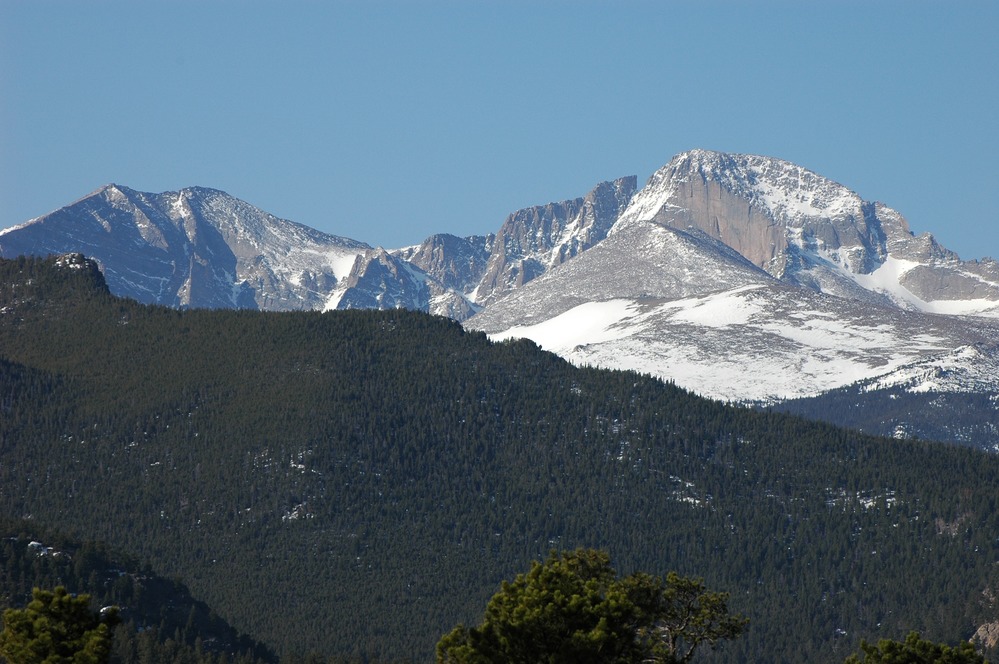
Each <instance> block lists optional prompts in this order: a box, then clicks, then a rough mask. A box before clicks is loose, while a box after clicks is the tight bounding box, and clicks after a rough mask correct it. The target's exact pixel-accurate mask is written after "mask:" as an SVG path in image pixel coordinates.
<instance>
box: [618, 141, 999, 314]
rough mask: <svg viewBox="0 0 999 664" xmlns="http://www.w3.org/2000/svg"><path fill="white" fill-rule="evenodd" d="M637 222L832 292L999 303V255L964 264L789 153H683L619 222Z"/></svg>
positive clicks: (921, 301) (920, 303) (912, 301)
mask: <svg viewBox="0 0 999 664" xmlns="http://www.w3.org/2000/svg"><path fill="white" fill-rule="evenodd" d="M636 221H653V222H655V223H658V224H662V225H664V226H669V227H672V228H678V229H687V228H694V229H697V230H700V231H702V232H704V233H706V234H708V235H710V236H711V237H714V238H716V239H718V240H721V241H722V242H724V243H725V244H727V245H728V246H730V247H732V248H733V249H735V250H736V251H738V252H739V253H740V254H742V255H743V256H745V257H746V258H747V259H749V260H750V261H751V262H752V263H754V264H755V265H758V266H759V267H761V268H763V269H764V270H766V271H767V272H769V273H770V274H772V275H773V276H775V277H777V278H779V279H781V280H782V281H784V282H786V283H790V284H794V285H798V286H804V287H806V288H810V289H812V290H816V291H820V292H823V293H829V294H833V295H838V296H841V297H848V298H851V299H860V300H865V301H870V302H877V303H882V304H884V303H889V302H890V303H893V304H901V305H902V306H905V307H909V308H918V309H926V310H935V309H934V306H935V305H931V304H929V303H933V302H941V301H944V302H951V301H961V302H967V301H969V300H982V301H983V302H984V303H981V304H978V305H968V306H963V308H964V309H967V308H969V306H970V308H971V309H972V310H982V309H987V308H989V307H990V306H992V305H990V304H989V303H990V302H991V303H994V304H999V266H997V264H996V263H995V262H994V261H991V260H987V261H983V262H981V263H979V262H977V261H961V260H960V259H959V258H958V256H957V255H956V254H954V253H953V252H950V251H948V250H947V249H945V248H943V247H941V246H940V245H939V244H937V242H936V241H935V240H934V239H933V237H932V236H931V235H929V234H924V235H920V236H918V237H917V236H914V235H913V234H912V232H911V231H910V230H909V225H908V223H907V222H906V220H905V218H904V217H902V215H900V214H899V213H898V212H896V211H895V210H893V209H891V208H889V207H887V206H885V205H883V204H881V203H872V202H867V201H864V200H863V199H861V198H860V197H859V196H858V195H857V194H856V193H854V192H852V191H850V190H849V189H847V188H846V187H844V186H842V185H840V184H838V183H836V182H833V181H832V180H829V179H828V178H824V177H822V176H821V175H818V174H816V173H813V172H811V171H809V170H807V169H805V168H802V167H800V166H797V165H795V164H791V163H789V162H786V161H782V160H779V159H773V158H770V157H760V156H755V155H730V154H722V153H717V152H710V151H707V150H693V151H691V152H686V153H683V154H681V155H678V156H677V157H675V158H674V159H673V160H672V161H671V162H670V163H669V164H667V165H666V166H664V167H663V168H662V169H660V170H659V171H657V172H656V173H655V174H654V175H653V176H652V177H651V178H650V180H649V182H648V184H647V185H646V186H645V188H643V189H642V191H640V192H639V193H638V194H636V195H635V197H634V199H633V200H632V202H631V204H630V205H629V206H628V208H627V209H626V210H625V211H624V213H623V214H622V215H621V219H620V221H619V222H618V224H617V226H618V227H622V228H623V227H626V226H628V225H629V224H631V223H634V222H636ZM615 231H616V228H615V230H612V233H613V232H615ZM936 308H939V306H938V305H937V306H936Z"/></svg>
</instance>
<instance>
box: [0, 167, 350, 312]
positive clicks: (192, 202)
mask: <svg viewBox="0 0 999 664" xmlns="http://www.w3.org/2000/svg"><path fill="white" fill-rule="evenodd" d="M367 249H370V247H368V246H367V245H365V244H363V243H360V242H356V241H354V240H349V239H346V238H341V237H337V236H334V235H328V234H326V233H321V232H319V231H317V230H315V229H312V228H309V227H307V226H303V225H301V224H296V223H294V222H291V221H287V220H284V219H278V218H277V217H274V216H273V215H270V214H267V213H266V212H264V211H262V210H260V209H258V208H256V207H253V206H252V205H249V204H248V203H245V202H243V201H240V200H239V199H236V198H233V197H232V196H229V195H228V194H226V193H224V192H221V191H217V190H215V189H205V188H201V187H192V188H189V189H182V190H181V191H177V192H166V193H162V194H148V193H143V192H138V191H134V190H132V189H129V188H127V187H121V186H118V185H113V184H112V185H108V186H106V187H102V188H101V189H98V190H97V191H95V192H94V193H92V194H90V195H89V196H86V197H84V198H82V199H80V200H79V201H76V202H75V203H73V204H71V205H68V206H66V207H64V208H60V209H59V210H56V211H55V212H52V213H50V214H47V215H44V216H42V217H38V218H36V219H32V220H31V221H28V222H27V223H24V224H22V225H20V226H17V227H14V228H9V229H6V230H4V231H0V256H4V257H14V256H18V255H21V254H26V255H40V256H45V255H50V254H56V255H58V254H66V253H71V252H79V253H84V254H86V255H87V256H90V257H92V258H94V259H95V260H96V261H98V263H99V264H100V265H101V269H102V270H103V272H104V274H105V277H106V279H107V282H108V286H109V287H110V288H111V290H112V291H113V292H114V293H116V294H119V295H122V296H125V297H131V298H134V299H136V300H138V301H140V302H148V303H156V304H164V305H167V306H173V307H196V308H249V309H267V310H272V311H286V310H296V309H316V308H322V306H323V305H324V304H325V302H326V299H327V297H328V295H329V292H330V291H331V290H332V289H333V287H334V286H335V285H336V283H337V280H338V279H340V278H342V277H344V276H345V275H346V274H347V273H348V272H349V271H350V268H351V266H352V265H353V263H354V259H355V258H356V257H357V256H358V255H360V254H363V253H364V251H366V250H367Z"/></svg>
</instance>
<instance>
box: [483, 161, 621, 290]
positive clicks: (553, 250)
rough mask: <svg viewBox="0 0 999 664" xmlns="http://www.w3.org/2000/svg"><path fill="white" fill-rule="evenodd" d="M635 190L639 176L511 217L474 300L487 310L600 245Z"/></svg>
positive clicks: (499, 238)
mask: <svg viewBox="0 0 999 664" xmlns="http://www.w3.org/2000/svg"><path fill="white" fill-rule="evenodd" d="M636 187H637V178H636V177H635V176H631V177H625V178H620V179H618V180H614V181H613V182H602V183H600V184H598V185H597V186H596V187H595V188H594V189H593V191H591V192H590V193H588V194H587V195H586V196H584V197H582V198H576V199H573V200H569V201H562V202H560V203H549V204H547V205H539V206H535V207H530V208H525V209H523V210H519V211H517V212H514V213H513V214H511V215H510V216H509V217H507V219H506V221H505V222H504V223H503V225H502V227H500V229H499V232H497V234H496V239H495V241H494V242H493V247H492V253H491V254H490V256H489V262H488V265H487V266H486V271H485V274H484V276H483V277H482V280H481V281H480V282H479V284H478V287H477V288H476V289H475V291H474V293H473V294H472V299H473V300H474V301H475V302H477V303H478V304H481V305H487V304H489V303H490V302H493V301H495V300H496V299H498V298H500V297H502V296H503V295H505V294H506V293H508V292H510V291H511V290H514V289H516V288H519V287H521V286H523V285H524V284H526V283H528V282H529V281H531V280H533V279H535V278H537V277H539V276H541V275H542V274H544V273H545V272H546V271H548V270H549V269H551V268H553V267H555V266H556V265H561V264H562V263H564V262H565V261H567V260H569V259H570V258H573V257H574V256H577V255H579V254H580V253H582V252H583V251H586V250H587V249H589V248H590V247H592V246H594V245H596V244H597V243H598V242H600V241H601V240H603V239H604V238H605V237H606V236H607V232H608V231H609V230H610V228H611V226H613V225H614V222H615V221H617V219H618V217H619V216H620V214H621V212H622V211H623V210H624V209H625V207H626V206H627V204H628V202H629V201H630V200H631V198H632V196H633V195H634V193H635V189H636Z"/></svg>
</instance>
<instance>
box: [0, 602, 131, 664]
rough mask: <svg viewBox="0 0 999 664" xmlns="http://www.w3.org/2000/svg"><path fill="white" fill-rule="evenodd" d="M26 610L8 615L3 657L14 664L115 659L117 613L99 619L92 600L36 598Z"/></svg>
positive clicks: (0, 635)
mask: <svg viewBox="0 0 999 664" xmlns="http://www.w3.org/2000/svg"><path fill="white" fill-rule="evenodd" d="M32 597H33V599H32V600H31V602H30V603H29V604H28V606H27V607H26V608H24V609H7V610H6V611H4V613H3V624H4V629H3V632H0V656H2V657H4V658H6V660H7V661H8V662H10V663H11V664H104V663H105V662H107V661H108V659H109V657H110V655H111V641H112V630H113V628H114V626H115V624H117V612H116V611H115V610H114V609H110V610H108V611H104V612H103V613H102V614H97V613H94V612H93V611H91V609H90V596H89V595H79V596H73V595H70V594H69V593H68V592H67V591H66V589H65V588H63V587H62V586H60V587H58V588H56V589H55V591H54V592H53V591H49V590H39V589H38V588H35V589H34V591H33V592H32Z"/></svg>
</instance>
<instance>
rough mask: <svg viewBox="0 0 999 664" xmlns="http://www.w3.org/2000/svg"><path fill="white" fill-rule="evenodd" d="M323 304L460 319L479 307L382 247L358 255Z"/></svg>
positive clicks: (327, 308) (337, 307)
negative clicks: (408, 311) (407, 310)
mask: <svg viewBox="0 0 999 664" xmlns="http://www.w3.org/2000/svg"><path fill="white" fill-rule="evenodd" d="M324 308H325V309H326V310H330V309H412V310H415V311H426V312H429V313H432V314H435V315H440V316H447V317H448V318H454V319H455V320H459V321H461V320H465V319H466V318H468V317H469V316H471V315H473V314H474V313H475V312H476V311H477V310H478V309H477V308H476V307H475V305H473V304H472V303H471V302H469V301H468V300H467V299H466V298H465V297H464V296H463V295H462V294H461V293H459V292H457V291H455V290H453V289H450V288H448V287H446V286H445V285H443V284H442V283H440V282H439V281H437V280H436V279H434V278H433V277H432V276H431V275H429V274H427V273H426V272H424V271H423V270H421V269H420V268H419V267H417V266H415V265H413V264H411V263H409V262H407V261H405V260H403V259H402V258H400V257H398V256H395V255H393V254H391V253H389V252H387V251H385V250H384V249H382V248H381V247H379V248H377V249H371V250H369V251H366V252H365V253H364V254H362V255H360V256H358V257H357V259H356V260H355V262H354V266H353V267H352V268H351V271H350V273H349V274H348V275H347V276H346V277H345V278H344V279H343V280H342V281H341V283H340V284H339V285H338V286H337V287H336V289H335V290H334V291H333V293H332V294H331V295H330V297H329V298H328V299H327V301H326V303H325V306H324Z"/></svg>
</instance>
